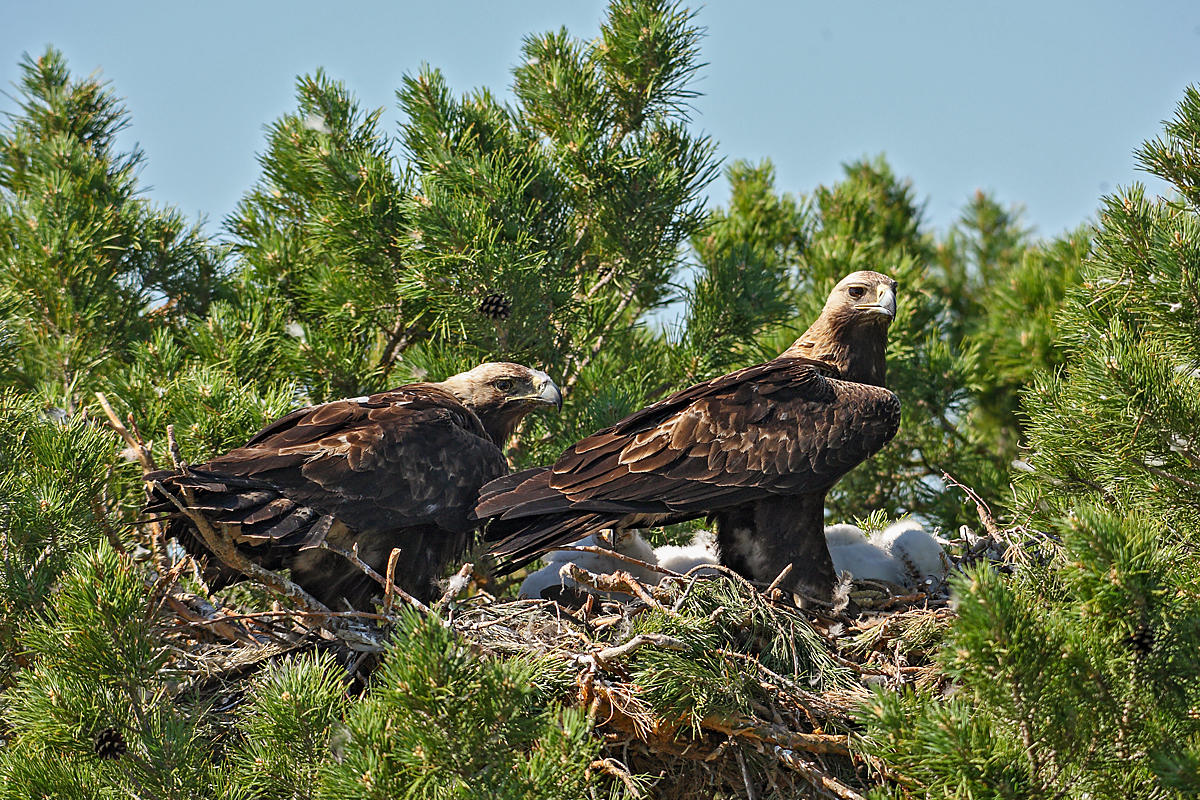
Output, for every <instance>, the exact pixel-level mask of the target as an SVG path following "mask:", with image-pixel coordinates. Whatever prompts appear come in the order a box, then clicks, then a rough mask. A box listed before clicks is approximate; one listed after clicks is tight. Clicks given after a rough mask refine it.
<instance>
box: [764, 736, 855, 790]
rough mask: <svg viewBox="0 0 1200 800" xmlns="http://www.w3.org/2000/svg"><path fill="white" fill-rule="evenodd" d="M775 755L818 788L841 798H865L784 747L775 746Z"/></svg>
mask: <svg viewBox="0 0 1200 800" xmlns="http://www.w3.org/2000/svg"><path fill="white" fill-rule="evenodd" d="M774 752H775V757H776V758H778V759H779V760H780V761H782V762H783V763H784V764H786V765H787V766H789V767H791V768H792V769H794V770H796V772H799V773H800V774H801V775H802V776H804V779H805V780H807V781H808V782H809V783H811V784H812V785H813V786H815V787H817V788H818V789H823V790H825V791H827V792H832V793H833V794H835V795H837V796H838V797H840V798H842V800H867V799H866V798H865V797H863V796H862V795H861V794H859V793H858V792H856V791H854V790H853V789H851V788H850V787H849V786H847V785H846V784H844V783H842V782H841V781H838V780H835V779H834V778H831V777H829V776H828V775H826V774H825V773H824V772H822V771H821V770H820V769H819V768H818V767H817V766H816V765H814V764H810V763H809V762H807V761H805V760H804V759H802V758H800V757H799V756H797V755H796V753H795V752H794V751H792V750H789V749H787V748H785V747H780V746H778V745H776V746H775V751H774Z"/></svg>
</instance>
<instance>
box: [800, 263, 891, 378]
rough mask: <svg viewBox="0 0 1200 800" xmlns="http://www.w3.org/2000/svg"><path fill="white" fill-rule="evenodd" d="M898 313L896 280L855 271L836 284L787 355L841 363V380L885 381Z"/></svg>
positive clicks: (837, 365)
mask: <svg viewBox="0 0 1200 800" xmlns="http://www.w3.org/2000/svg"><path fill="white" fill-rule="evenodd" d="M895 317H896V282H895V281H894V280H892V279H891V278H889V277H888V276H887V275H883V274H880V273H878V272H871V271H869V270H860V271H859V272H851V273H850V274H849V275H847V276H846V277H844V278H842V279H841V280H840V281H838V284H837V286H834V287H833V291H832V292H830V293H829V298H828V299H827V300H826V301H825V307H824V308H823V309H821V316H819V317H817V321H816V322H814V323H813V324H812V325H811V326H810V327H809V329H808V330H807V331H805V332H804V335H803V336H801V337H800V338H799V339H797V340H796V342H795V344H793V345H792V346H791V347H789V348H788V349H787V350H785V351H784V353H783V356H782V357H787V356H793V357H794V356H803V357H805V358H815V359H818V360H820V361H825V362H827V363H829V364H831V365H833V366H834V367H836V368H837V370H838V373H839V377H841V378H842V380H847V381H854V382H856V383H869V384H872V385H875V386H883V385H884V384H885V382H886V379H887V363H886V359H885V355H886V351H887V329H888V325H890V324H891V322H892V320H893V319H895Z"/></svg>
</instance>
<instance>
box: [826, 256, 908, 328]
mask: <svg viewBox="0 0 1200 800" xmlns="http://www.w3.org/2000/svg"><path fill="white" fill-rule="evenodd" d="M827 314H828V315H830V316H833V317H837V318H839V319H840V320H841V321H842V324H843V325H846V326H859V325H874V326H882V327H884V328H886V327H887V326H888V325H889V324H890V323H891V321H892V320H893V319H895V318H896V282H895V281H894V280H892V279H891V278H889V277H888V276H887V275H882V274H880V273H878V272H871V271H869V270H859V271H858V272H851V273H850V274H849V275H847V276H846V277H844V278H842V279H841V280H840V281H838V285H837V286H835V287H833V291H832V292H830V293H829V299H828V300H826V301H825V308H824V309H823V310H822V311H821V316H822V317H824V316H826V315H827Z"/></svg>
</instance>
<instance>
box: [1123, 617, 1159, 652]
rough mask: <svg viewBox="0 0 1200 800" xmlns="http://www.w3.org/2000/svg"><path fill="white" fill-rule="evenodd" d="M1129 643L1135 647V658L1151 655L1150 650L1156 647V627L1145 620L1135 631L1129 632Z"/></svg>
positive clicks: (1131, 646)
mask: <svg viewBox="0 0 1200 800" xmlns="http://www.w3.org/2000/svg"><path fill="white" fill-rule="evenodd" d="M1127 644H1128V645H1129V646H1130V648H1132V649H1133V652H1134V654H1135V655H1134V658H1144V657H1146V656H1148V655H1150V651H1151V650H1153V649H1154V629H1153V628H1151V627H1150V626H1149V625H1147V624H1146V623H1144V622H1143V623H1142V624H1140V625H1138V626H1137V629H1136V630H1135V631H1134V632H1133V633H1131V634H1129V639H1128V640H1127Z"/></svg>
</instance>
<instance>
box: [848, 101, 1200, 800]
mask: <svg viewBox="0 0 1200 800" xmlns="http://www.w3.org/2000/svg"><path fill="white" fill-rule="evenodd" d="M1198 136H1200V93H1198V92H1197V90H1196V89H1194V88H1193V89H1189V90H1188V92H1187V95H1186V97H1185V99H1184V101H1183V103H1181V104H1180V106H1179V109H1178V112H1177V114H1176V116H1175V118H1174V119H1173V120H1172V121H1170V122H1168V123H1167V126H1166V135H1165V137H1164V138H1163V139H1161V140H1157V141H1154V142H1150V143H1147V144H1146V145H1145V146H1144V147H1143V148H1142V149H1141V151H1140V152H1139V158H1140V160H1141V162H1142V164H1143V166H1144V167H1145V168H1146V169H1147V170H1148V171H1150V172H1151V173H1153V174H1156V175H1158V176H1160V177H1162V178H1164V179H1166V180H1170V181H1171V182H1172V183H1173V185H1174V188H1175V190H1176V191H1177V192H1178V194H1177V195H1176V197H1175V198H1172V199H1163V198H1158V199H1157V200H1153V201H1151V200H1149V199H1147V198H1146V196H1145V192H1144V190H1143V189H1142V188H1141V187H1139V186H1134V187H1131V188H1129V189H1127V190H1125V191H1123V192H1121V193H1120V194H1118V195H1117V196H1114V197H1109V198H1106V200H1105V206H1104V210H1103V213H1102V216H1101V227H1100V228H1099V229H1098V230H1097V231H1096V233H1095V235H1094V237H1092V239H1091V243H1090V250H1085V244H1086V238H1085V237H1083V236H1082V235H1079V234H1076V235H1073V236H1071V237H1069V238H1065V239H1063V240H1059V241H1058V242H1056V243H1054V244H1052V245H1051V246H1049V247H1047V248H1046V249H1045V250H1044V255H1043V256H1042V258H1044V259H1046V262H1047V263H1046V266H1047V267H1048V269H1046V270H1045V273H1046V274H1045V275H1044V276H1043V277H1042V278H1041V279H1039V280H1037V281H1035V282H1033V283H1031V284H1025V287H1027V288H1024V289H1022V291H1024V293H1025V294H1026V296H1028V297H1036V296H1037V294H1038V292H1042V293H1043V294H1042V297H1043V298H1044V300H1045V301H1046V303H1047V305H1052V304H1053V303H1055V302H1058V300H1057V298H1058V297H1060V296H1061V295H1060V289H1061V287H1063V286H1064V285H1069V284H1070V278H1069V276H1070V273H1071V272H1072V271H1074V270H1078V271H1079V274H1080V282H1079V283H1078V285H1076V286H1074V287H1073V288H1069V289H1068V290H1067V291H1066V292H1065V301H1063V305H1062V310H1061V311H1060V312H1059V314H1058V316H1057V318H1056V320H1055V328H1054V330H1053V331H1051V332H1047V331H1043V334H1045V333H1051V334H1052V335H1053V336H1054V338H1052V339H1048V340H1041V339H1039V340H1038V342H1039V344H1038V346H1039V347H1041V346H1042V345H1041V343H1042V342H1050V343H1051V346H1050V347H1049V348H1044V349H1039V350H1035V352H1036V353H1038V354H1040V355H1042V356H1043V357H1044V358H1046V359H1047V361H1050V362H1051V363H1052V364H1054V363H1057V364H1058V365H1059V366H1058V368H1057V369H1055V370H1053V371H1042V372H1039V373H1037V374H1036V377H1035V380H1034V382H1033V385H1032V387H1030V388H1029V389H1028V390H1027V391H1026V393H1025V395H1024V412H1025V413H1026V414H1027V415H1028V427H1027V431H1028V440H1029V452H1028V454H1027V455H1026V457H1025V458H1026V467H1025V470H1024V471H1023V472H1022V473H1021V478H1022V479H1021V481H1020V482H1019V484H1018V488H1019V500H1020V512H1021V514H1022V518H1023V519H1024V520H1025V523H1024V524H1023V525H1022V526H1021V527H1018V528H1015V529H1014V530H1013V534H1014V536H1015V537H1018V538H1017V540H1016V541H1015V542H1014V543H1015V544H1017V546H1018V547H1021V546H1022V545H1021V544H1020V539H1024V538H1028V537H1032V540H1031V541H1032V542H1038V543H1039V544H1038V546H1037V547H1036V549H1034V550H1033V551H1031V553H1030V555H1031V556H1032V557H1031V558H1029V559H1028V563H1026V564H1025V565H1024V566H1023V567H1021V568H1019V569H1018V570H1017V573H1016V574H1015V575H1014V576H1013V577H1011V578H1005V577H1003V576H1002V575H1000V574H997V573H996V572H994V571H992V570H990V569H977V570H974V571H971V572H969V573H967V574H966V575H965V576H963V577H962V578H961V579H960V581H959V582H958V593H959V597H960V600H959V606H958V614H959V617H958V620H957V621H956V623H955V625H954V626H953V628H952V631H951V633H950V635H949V637H948V641H947V643H946V647H945V650H944V651H943V653H942V655H941V662H942V665H943V667H944V668H945V671H946V674H947V677H948V679H949V680H950V681H951V682H952V683H951V686H950V689H951V690H950V691H947V692H946V693H945V694H944V696H938V695H936V694H926V695H923V696H909V697H895V696H893V697H887V696H883V695H881V696H879V697H878V698H877V699H876V701H875V703H874V705H873V706H871V707H870V708H869V709H868V710H867V711H866V713H865V717H864V718H865V720H866V721H867V724H868V725H869V727H870V731H871V742H872V746H873V747H874V749H875V751H876V752H877V753H879V754H881V755H882V756H883V757H884V758H885V759H886V760H887V761H888V762H889V763H891V764H894V765H897V771H898V772H899V773H900V774H901V775H903V776H905V780H902V781H900V782H898V783H897V784H896V785H894V786H893V787H891V789H890V790H889V791H891V792H892V794H894V795H897V796H906V795H915V794H920V796H927V797H968V796H969V797H1060V798H1072V797H1079V798H1085V797H1088V798H1110V797H1111V798H1124V797H1184V796H1195V794H1196V790H1197V782H1196V777H1195V776H1196V774H1197V771H1196V770H1197V767H1198V765H1200V762H1198V761H1197V757H1196V753H1197V742H1198V741H1200V721H1198V720H1197V717H1196V713H1195V709H1196V707H1197V686H1200V682H1198V681H1197V678H1198V675H1197V669H1198V668H1200V661H1198V660H1197V657H1196V648H1195V644H1196V641H1197V638H1198V634H1200V630H1198V629H1197V624H1198V623H1197V620H1200V609H1198V608H1197V598H1200V573H1198V572H1197V569H1196V560H1195V552H1194V550H1195V541H1196V539H1197V536H1198V535H1200V520H1198V518H1197V516H1196V513H1195V508H1196V488H1197V484H1196V479H1197V478H1198V477H1200V476H1198V475H1197V473H1196V461H1195V459H1194V458H1193V456H1192V445H1191V442H1192V439H1193V436H1194V435H1195V427H1196V419H1197V416H1196V413H1197V410H1198V409H1197V407H1196V403H1195V398H1196V396H1197V391H1196V389H1197V387H1196V386H1195V375H1196V369H1197V366H1198V365H1200V340H1197V338H1196V335H1195V331H1196V324H1195V322H1196V314H1197V311H1198V309H1200V295H1198V294H1197V290H1196V275H1195V264H1196V258H1195V253H1196V252H1197V249H1196V248H1197V244H1198V243H1200V238H1198V236H1197V234H1198V232H1200V227H1198V226H1197V208H1196V206H1195V204H1194V198H1195V197H1196V196H1197V189H1196V186H1197V184H1196V181H1197V180H1200V174H1197V173H1196V172H1195V171H1194V170H1192V171H1189V170H1188V169H1186V168H1183V167H1181V166H1180V165H1181V164H1188V163H1192V162H1193V161H1194V160H1195V159H1196V158H1197V155H1198V154H1197V150H1196V142H1197V140H1198ZM1085 254H1086V255H1087V257H1086V258H1082V259H1081V258H1080V256H1082V255H1085ZM1026 263H1027V264H1029V263H1030V262H1029V260H1028V259H1026ZM1021 274H1022V273H1021V272H1020V271H1019V272H1018V276H1019V275H1021ZM1038 285H1040V286H1041V287H1043V288H1041V289H1036V287H1037V286H1038ZM1020 286H1021V284H1019V283H1014V284H1013V287H1014V288H1019V287H1020ZM1030 289H1034V290H1033V291H1031V290H1030ZM1012 308H1014V309H1015V308H1016V306H1015V305H1014V306H1012ZM1006 313H1011V312H1006ZM1055 350H1057V352H1054V351H1055ZM1001 374H1003V373H1001ZM1018 374H1019V373H1018ZM1028 545H1029V543H1028V542H1027V543H1026V544H1025V546H1026V547H1027V546H1028Z"/></svg>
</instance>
